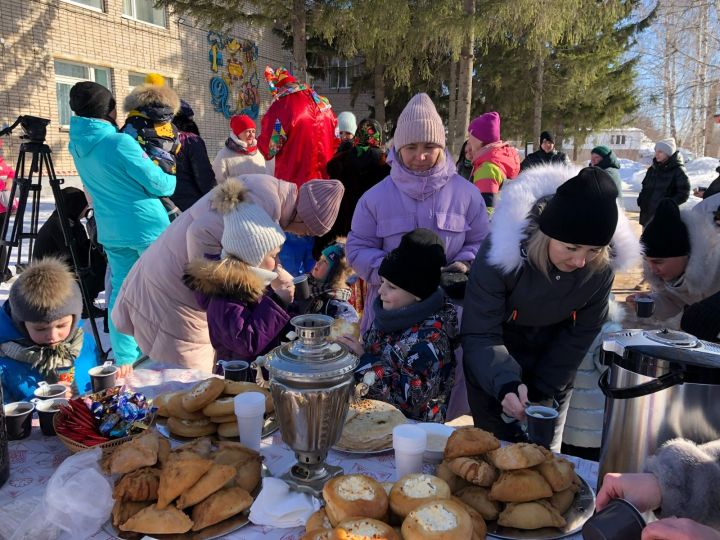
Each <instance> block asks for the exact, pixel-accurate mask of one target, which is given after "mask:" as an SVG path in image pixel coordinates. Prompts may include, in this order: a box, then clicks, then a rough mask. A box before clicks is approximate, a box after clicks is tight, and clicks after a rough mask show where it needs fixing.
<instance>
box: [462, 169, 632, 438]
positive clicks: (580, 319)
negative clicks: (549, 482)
mask: <svg viewBox="0 0 720 540" xmlns="http://www.w3.org/2000/svg"><path fill="white" fill-rule="evenodd" d="M568 179H569V180H568ZM506 189H507V191H505V190H503V196H502V199H501V202H500V204H499V206H498V207H497V209H496V210H495V215H494V216H493V221H492V224H491V229H490V235H489V236H488V237H487V238H486V239H485V241H484V243H483V245H482V247H481V248H480V252H479V253H478V255H477V258H476V259H475V262H474V263H473V266H472V269H471V271H470V278H469V282H468V286H467V292H466V295H465V309H464V312H463V322H462V330H461V334H462V343H463V351H464V358H463V363H464V369H465V377H466V380H467V386H468V397H469V401H470V408H471V410H472V414H473V419H474V422H475V425H476V426H478V427H480V428H482V429H485V430H487V431H491V432H493V433H494V434H495V435H496V436H498V437H499V438H501V439H504V440H508V441H519V440H523V431H522V428H521V421H523V420H524V419H525V411H524V405H525V403H526V402H527V401H528V400H529V401H531V402H539V403H545V404H551V403H552V402H553V400H556V401H557V402H558V403H559V405H560V408H559V412H560V416H559V419H558V421H557V425H556V430H555V437H554V439H553V443H552V449H553V450H556V451H559V450H560V444H561V441H562V430H563V425H564V421H565V414H566V412H567V407H568V405H569V402H570V395H571V392H572V385H573V380H574V378H575V372H576V371H577V368H578V366H579V365H580V363H581V361H582V358H583V356H584V355H585V353H586V352H587V350H588V348H589V347H590V345H591V344H592V342H593V340H594V339H595V337H596V335H597V334H598V332H599V331H600V328H601V327H602V324H603V322H605V319H606V317H607V314H608V299H609V295H610V289H611V287H612V282H613V278H614V275H615V270H617V269H618V268H620V267H626V266H629V265H630V264H632V263H633V262H635V261H637V260H638V259H639V255H640V247H639V243H638V240H637V238H635V236H634V234H633V233H632V230H631V228H630V225H629V223H628V220H627V218H626V217H625V215H624V214H623V213H622V212H620V211H619V210H618V206H617V194H618V193H617V188H616V187H615V183H614V182H613V180H612V178H610V176H609V175H608V174H607V173H606V172H605V171H603V170H601V169H598V168H597V167H587V168H585V169H582V170H581V171H580V172H579V173H578V172H577V169H575V168H573V167H570V166H563V165H546V166H539V167H533V168H530V169H528V170H527V171H525V172H523V173H521V175H520V176H519V177H518V179H517V180H515V181H514V182H513V183H512V184H511V185H509V186H508V187H507V188H506Z"/></svg>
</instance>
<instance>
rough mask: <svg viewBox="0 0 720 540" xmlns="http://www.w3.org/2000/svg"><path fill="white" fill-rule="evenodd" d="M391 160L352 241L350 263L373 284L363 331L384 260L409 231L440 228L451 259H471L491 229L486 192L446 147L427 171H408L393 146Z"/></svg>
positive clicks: (359, 213)
mask: <svg viewBox="0 0 720 540" xmlns="http://www.w3.org/2000/svg"><path fill="white" fill-rule="evenodd" d="M388 162H389V163H390V166H391V169H390V176H388V177H387V178H385V180H383V181H381V182H380V183H379V184H376V185H375V186H373V187H372V188H370V189H369V190H368V191H367V192H366V193H365V194H364V195H363V196H362V197H361V198H360V201H358V204H357V206H356V208H355V213H354V215H353V219H352V230H351V231H350V234H349V235H348V240H347V247H346V253H347V258H348V262H349V263H350V265H351V266H352V268H353V270H355V272H357V274H358V275H359V276H360V277H361V278H363V279H364V280H365V281H367V283H368V288H367V296H366V297H365V312H364V313H363V319H362V323H361V330H362V332H365V331H366V330H367V329H368V328H370V325H371V323H372V321H373V318H374V316H373V311H372V301H373V299H374V298H375V296H377V293H378V289H379V287H380V277H379V276H378V268H380V263H381V262H382V260H383V259H384V258H385V256H386V255H387V254H388V253H389V252H390V251H391V250H393V249H395V248H396V247H397V246H398V245H399V244H400V238H402V236H403V235H404V234H405V233H408V232H410V231H413V230H415V229H417V228H418V227H424V228H426V229H430V230H432V231H435V232H436V233H437V234H438V235H439V236H440V238H442V239H443V241H444V242H445V254H446V256H447V260H448V263H451V262H455V261H462V262H468V263H470V262H472V261H473V260H474V259H475V255H476V253H477V251H478V249H479V248H480V244H481V243H482V241H483V239H484V238H485V236H487V234H488V231H489V222H488V216H487V210H486V208H485V202H484V201H483V198H482V195H481V194H480V192H479V191H478V189H477V188H476V187H475V186H473V185H472V184H471V183H470V182H468V181H467V180H465V179H464V178H463V177H462V176H460V175H459V174H457V171H456V170H455V163H454V162H453V160H452V158H451V156H450V154H449V153H448V152H447V150H446V151H445V159H444V161H443V162H442V163H439V164H438V165H436V166H435V167H433V168H432V169H430V170H429V171H427V172H426V173H414V172H411V171H409V170H407V169H406V168H405V167H404V166H403V165H402V164H401V163H400V161H399V160H398V159H397V157H396V155H395V151H394V150H393V151H391V152H390V154H389V156H388ZM408 272H412V269H411V268H408Z"/></svg>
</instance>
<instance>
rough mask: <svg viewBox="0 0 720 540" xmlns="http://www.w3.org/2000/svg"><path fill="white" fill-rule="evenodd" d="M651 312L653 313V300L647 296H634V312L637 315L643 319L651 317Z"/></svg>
mask: <svg viewBox="0 0 720 540" xmlns="http://www.w3.org/2000/svg"><path fill="white" fill-rule="evenodd" d="M653 313H655V300H653V299H652V298H650V297H649V296H639V297H637V298H635V314H636V315H637V316H638V317H640V318H642V319H645V318H647V317H652V314H653Z"/></svg>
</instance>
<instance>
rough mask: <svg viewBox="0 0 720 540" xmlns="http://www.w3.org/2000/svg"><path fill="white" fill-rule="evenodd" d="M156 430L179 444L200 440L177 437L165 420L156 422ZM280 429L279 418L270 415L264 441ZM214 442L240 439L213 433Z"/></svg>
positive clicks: (267, 419) (266, 421) (264, 430)
mask: <svg viewBox="0 0 720 540" xmlns="http://www.w3.org/2000/svg"><path fill="white" fill-rule="evenodd" d="M155 429H157V430H158V433H160V435H162V436H163V437H165V438H166V439H170V440H171V441H177V442H182V443H185V442H191V441H194V440H195V439H198V438H199V437H183V436H182V435H176V434H175V433H171V432H170V429H169V428H168V427H167V421H166V420H165V418H158V419H157V421H156V422H155ZM278 429H280V422H278V419H277V417H276V416H275V415H274V414H271V415H269V416H268V417H267V418H266V419H265V423H264V424H263V429H262V435H261V437H262V438H263V439H264V438H265V437H268V436H270V435H272V434H273V433H275V432H276V431H277V430H278ZM208 437H210V438H211V439H213V440H216V441H218V440H221V441H239V440H240V438H239V437H221V436H220V435H218V434H217V433H213V434H212V435H208Z"/></svg>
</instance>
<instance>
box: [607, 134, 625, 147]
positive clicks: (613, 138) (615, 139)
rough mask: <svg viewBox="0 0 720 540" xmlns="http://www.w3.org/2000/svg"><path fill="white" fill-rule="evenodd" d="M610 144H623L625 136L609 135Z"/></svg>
mask: <svg viewBox="0 0 720 540" xmlns="http://www.w3.org/2000/svg"><path fill="white" fill-rule="evenodd" d="M610 144H617V145H623V144H625V135H610Z"/></svg>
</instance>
